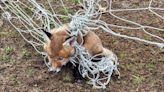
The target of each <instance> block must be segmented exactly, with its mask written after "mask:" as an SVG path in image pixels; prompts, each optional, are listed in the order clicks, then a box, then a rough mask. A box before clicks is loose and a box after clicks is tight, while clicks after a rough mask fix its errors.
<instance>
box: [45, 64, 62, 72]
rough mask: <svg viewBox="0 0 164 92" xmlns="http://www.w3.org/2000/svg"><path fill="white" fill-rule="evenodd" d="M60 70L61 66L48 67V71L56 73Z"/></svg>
mask: <svg viewBox="0 0 164 92" xmlns="http://www.w3.org/2000/svg"><path fill="white" fill-rule="evenodd" d="M60 70H61V67H57V68H55V67H52V66H51V67H50V68H49V69H48V71H50V72H54V73H58V72H60Z"/></svg>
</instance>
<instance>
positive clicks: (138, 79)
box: [132, 75, 144, 85]
mask: <svg viewBox="0 0 164 92" xmlns="http://www.w3.org/2000/svg"><path fill="white" fill-rule="evenodd" d="M132 77H133V79H132V82H133V84H134V85H139V84H141V83H142V82H143V81H144V77H142V76H139V75H132Z"/></svg>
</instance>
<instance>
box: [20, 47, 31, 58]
mask: <svg viewBox="0 0 164 92" xmlns="http://www.w3.org/2000/svg"><path fill="white" fill-rule="evenodd" d="M21 53H22V57H25V58H28V57H31V55H32V53H31V52H30V51H28V50H27V49H25V48H23V49H22V52H21Z"/></svg>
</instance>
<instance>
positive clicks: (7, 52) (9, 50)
mask: <svg viewBox="0 0 164 92" xmlns="http://www.w3.org/2000/svg"><path fill="white" fill-rule="evenodd" d="M4 51H5V53H6V54H10V53H12V52H13V51H14V48H13V47H9V46H7V47H5V48H4Z"/></svg>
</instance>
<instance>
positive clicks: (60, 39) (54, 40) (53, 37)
mask: <svg viewBox="0 0 164 92" xmlns="http://www.w3.org/2000/svg"><path fill="white" fill-rule="evenodd" d="M67 30H69V27H68V25H63V26H62V27H59V28H57V29H56V28H54V29H52V30H51V31H50V33H49V32H47V31H44V32H45V34H46V35H47V36H48V37H49V40H48V41H47V43H45V44H44V49H45V51H46V52H47V53H48V59H49V64H50V65H51V67H52V68H51V69H50V71H54V72H59V71H60V70H61V68H62V66H63V65H66V64H67V63H68V62H69V58H70V57H71V56H72V55H74V53H75V49H74V46H73V43H74V42H75V39H71V38H69V35H68V34H67ZM83 39H84V43H83V46H84V47H85V48H86V49H87V50H88V52H89V54H90V55H92V56H93V55H96V54H100V53H102V54H103V55H105V56H111V55H113V53H112V52H111V51H110V50H108V49H106V48H104V47H103V45H102V42H101V40H100V38H99V37H98V36H97V35H96V34H95V33H94V32H92V31H88V33H87V34H86V35H85V36H84V37H83ZM77 42H78V43H81V36H80V35H78V37H77ZM113 59H115V58H113Z"/></svg>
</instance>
